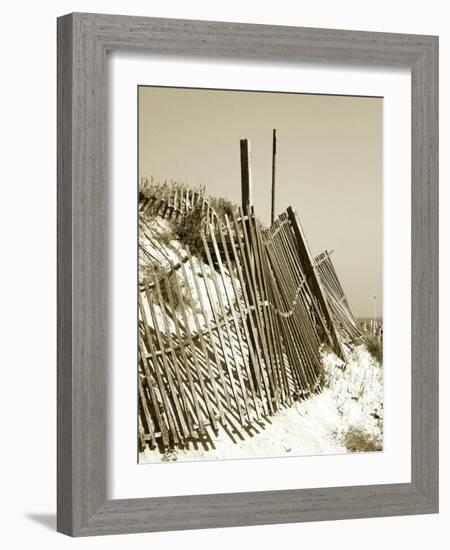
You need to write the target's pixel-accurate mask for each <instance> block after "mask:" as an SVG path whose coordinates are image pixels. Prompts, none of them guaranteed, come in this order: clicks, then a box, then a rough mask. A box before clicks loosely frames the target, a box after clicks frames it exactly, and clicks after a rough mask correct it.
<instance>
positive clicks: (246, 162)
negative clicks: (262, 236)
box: [241, 139, 253, 213]
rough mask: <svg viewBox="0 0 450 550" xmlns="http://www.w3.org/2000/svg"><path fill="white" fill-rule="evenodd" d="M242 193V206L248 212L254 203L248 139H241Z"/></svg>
mask: <svg viewBox="0 0 450 550" xmlns="http://www.w3.org/2000/svg"><path fill="white" fill-rule="evenodd" d="M241 193H242V208H243V209H244V212H245V213H247V211H248V210H249V207H250V206H252V205H253V190H252V161H251V156H250V141H249V140H248V139H241Z"/></svg>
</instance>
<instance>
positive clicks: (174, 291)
mask: <svg viewBox="0 0 450 550" xmlns="http://www.w3.org/2000/svg"><path fill="white" fill-rule="evenodd" d="M196 201H197V202H196ZM202 201H203V202H202ZM205 201H206V199H205V198H204V197H202V196H200V195H199V196H198V197H197V198H195V196H194V195H190V194H189V193H188V194H187V195H185V196H180V197H177V198H176V199H174V200H173V202H170V201H166V204H165V205H161V204H160V205H159V206H157V205H154V206H152V205H151V204H150V203H148V202H147V203H145V204H143V205H142V206H141V212H143V213H145V211H146V210H145V209H148V208H156V209H157V210H156V212H157V213H158V215H160V216H162V217H166V216H168V215H169V214H170V215H183V212H186V211H187V210H186V209H187V208H189V207H193V205H195V204H196V203H197V204H201V205H202V208H206V209H207V208H208V206H207V204H206V202H205ZM205 205H206V206H205ZM169 209H171V210H169ZM205 212H206V210H205ZM143 218H145V215H144V216H143ZM202 243H203V255H201V254H200V255H199V254H198V255H197V256H195V257H194V256H192V255H191V254H190V251H189V250H188V249H186V251H185V254H184V256H183V258H181V259H180V261H179V262H178V263H176V264H172V265H170V266H169V269H167V270H166V271H165V272H164V273H163V274H161V272H159V271H158V272H157V271H155V273H153V274H152V273H150V274H149V275H148V276H147V277H146V278H145V281H144V282H142V284H141V285H140V289H139V362H140V368H139V433H140V442H141V446H145V445H147V444H149V445H150V446H155V445H160V446H161V447H162V448H166V449H167V448H171V447H173V446H176V445H183V444H185V443H186V442H187V441H190V440H197V439H199V438H203V437H207V436H208V433H210V431H211V430H212V431H213V432H214V433H217V431H218V430H219V429H220V428H222V429H224V430H225V431H226V432H228V433H230V434H231V433H237V432H239V431H241V432H242V431H243V432H244V433H246V432H248V431H249V430H251V427H252V426H255V425H257V424H258V423H259V422H261V420H262V419H263V418H268V417H270V416H272V415H274V414H275V413H276V412H277V411H278V410H280V409H281V408H283V407H286V406H289V405H290V404H292V402H293V401H294V400H296V399H299V398H306V397H308V396H310V395H312V394H314V393H316V392H318V391H320V390H321V383H322V364H321V354H320V346H321V344H322V343H327V344H329V346H331V348H332V349H334V350H335V352H336V353H337V354H338V355H342V353H345V351H346V349H347V347H348V346H351V345H352V342H353V343H356V342H357V341H358V339H359V337H360V334H359V333H358V331H357V329H356V324H355V323H354V319H353V316H352V314H351V311H350V308H349V306H348V303H347V301H346V299H345V295H344V293H343V291H342V288H341V287H340V284H339V281H338V279H337V276H336V273H335V271H334V268H333V266H332V264H331V260H330V259H329V257H328V256H323V255H320V256H319V257H317V258H316V259H314V258H312V257H311V254H310V252H309V249H308V247H307V244H306V242H305V239H304V236H303V232H302V229H301V227H300V225H299V222H298V219H297V217H296V214H295V212H294V211H292V210H291V209H289V210H288V211H287V212H285V213H283V214H281V215H280V217H279V218H278V219H277V220H276V221H275V222H274V224H273V225H272V227H271V228H270V229H263V228H262V227H261V225H260V224H259V223H258V222H257V221H256V218H255V215H254V211H253V209H252V208H250V209H249V210H248V211H245V212H244V211H243V210H242V209H240V210H239V211H238V212H236V213H233V214H231V215H230V216H227V215H225V216H224V219H222V220H220V222H218V221H217V218H216V216H215V215H214V213H212V214H211V210H209V211H208V215H207V217H206V223H205V230H204V232H203V235H202Z"/></svg>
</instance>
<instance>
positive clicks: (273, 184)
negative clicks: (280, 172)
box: [270, 130, 277, 225]
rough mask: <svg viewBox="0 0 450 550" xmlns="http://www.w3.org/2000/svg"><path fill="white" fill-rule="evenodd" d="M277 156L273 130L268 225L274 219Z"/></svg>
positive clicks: (275, 134)
mask: <svg viewBox="0 0 450 550" xmlns="http://www.w3.org/2000/svg"><path fill="white" fill-rule="evenodd" d="M276 157H277V131H276V130H274V131H273V136H272V207H271V213H270V225H273V222H274V221H275V168H276Z"/></svg>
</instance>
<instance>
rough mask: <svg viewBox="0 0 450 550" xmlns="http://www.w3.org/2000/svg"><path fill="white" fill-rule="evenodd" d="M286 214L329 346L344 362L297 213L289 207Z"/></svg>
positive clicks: (342, 352)
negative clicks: (323, 324) (320, 314)
mask: <svg viewBox="0 0 450 550" xmlns="http://www.w3.org/2000/svg"><path fill="white" fill-rule="evenodd" d="M287 212H288V215H289V220H290V222H291V227H292V230H293V231H294V235H295V240H296V242H297V250H298V254H299V257H300V262H301V264H302V268H303V272H304V273H305V275H306V277H307V279H308V283H309V284H310V285H311V290H312V291H313V294H314V296H315V298H316V299H317V301H318V302H319V305H320V309H321V310H322V313H323V316H324V318H325V321H326V325H327V328H328V331H329V336H330V337H331V344H332V345H333V347H334V349H335V351H336V353H337V354H338V355H339V357H340V358H341V359H343V360H345V354H344V350H343V349H342V346H341V342H340V340H339V336H338V334H337V332H336V328H335V326H334V322H333V319H332V317H331V313H330V309H329V307H328V302H327V299H326V297H325V293H324V290H323V288H322V284H321V282H320V279H319V276H318V275H317V273H316V267H315V262H314V258H313V257H312V255H311V252H310V250H309V247H308V243H307V241H306V237H305V235H304V233H303V228H302V226H301V225H300V221H299V219H298V216H297V212H295V210H293V209H292V207H290V206H289V208H288V209H287Z"/></svg>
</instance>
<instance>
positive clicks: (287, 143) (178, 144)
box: [136, 85, 384, 464]
mask: <svg viewBox="0 0 450 550" xmlns="http://www.w3.org/2000/svg"><path fill="white" fill-rule="evenodd" d="M137 99H138V101H137V103H138V105H137V107H138V109H137V116H138V159H137V164H138V165H137V179H138V182H137V187H138V190H137V196H138V200H137V209H138V224H137V226H138V227H137V237H136V238H137V243H138V247H137V248H138V257H137V259H136V261H137V264H138V279H137V301H138V311H137V329H136V330H137V339H136V340H137V358H138V361H137V362H138V365H137V367H136V368H137V369H138V388H137V392H138V411H137V423H136V425H137V456H138V463H139V464H150V463H158V462H183V461H206V460H229V459H256V458H261V459H264V458H274V457H276V458H281V457H299V456H307V455H321V454H324V455H334V454H345V453H361V452H363V453H369V452H370V453H371V452H382V451H383V423H384V415H383V396H384V386H383V97H372V96H343V95H321V94H314V93H293V92H277V91H259V90H258V91H256V90H225V89H202V88H180V87H161V86H147V85H140V86H138V88H137Z"/></svg>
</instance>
